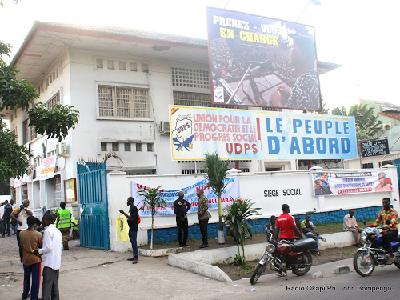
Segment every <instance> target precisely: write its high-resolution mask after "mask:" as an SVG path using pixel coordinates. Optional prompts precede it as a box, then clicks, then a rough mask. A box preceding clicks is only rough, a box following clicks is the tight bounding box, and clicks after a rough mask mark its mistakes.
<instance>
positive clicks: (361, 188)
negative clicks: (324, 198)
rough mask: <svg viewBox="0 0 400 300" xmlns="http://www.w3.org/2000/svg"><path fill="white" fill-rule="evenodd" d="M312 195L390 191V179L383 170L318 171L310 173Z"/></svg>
mask: <svg viewBox="0 0 400 300" xmlns="http://www.w3.org/2000/svg"><path fill="white" fill-rule="evenodd" d="M312 181H313V185H314V195H315V196H320V195H346V194H360V193H379V192H391V191H392V189H393V187H392V184H393V183H392V179H391V178H390V176H389V175H388V173H386V172H385V171H380V172H377V171H365V172H360V173H356V172H352V173H338V172H319V173H315V174H312Z"/></svg>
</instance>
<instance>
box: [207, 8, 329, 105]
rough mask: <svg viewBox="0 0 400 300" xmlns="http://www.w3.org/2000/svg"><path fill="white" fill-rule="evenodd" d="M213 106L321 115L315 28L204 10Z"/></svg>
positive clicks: (220, 10)
mask: <svg viewBox="0 0 400 300" xmlns="http://www.w3.org/2000/svg"><path fill="white" fill-rule="evenodd" d="M207 24H208V41H209V47H208V49H209V50H208V51H209V64H210V74H211V79H210V80H211V86H212V92H213V97H212V99H213V102H214V103H218V104H219V103H223V104H225V105H235V106H240V105H243V106H263V107H275V108H287V109H300V110H320V109H321V96H320V87H319V78H318V70H317V55H316V47H315V37H314V28H313V27H311V26H307V25H303V24H298V23H293V22H287V21H283V20H278V19H271V18H266V17H261V16H255V15H249V14H245V13H240V12H235V11H228V10H222V9H217V8H208V10H207Z"/></svg>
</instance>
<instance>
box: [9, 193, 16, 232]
mask: <svg viewBox="0 0 400 300" xmlns="http://www.w3.org/2000/svg"><path fill="white" fill-rule="evenodd" d="M10 205H11V207H12V211H14V209H16V208H17V205H16V204H15V200H14V199H12V198H11V200H10ZM10 217H11V216H10ZM11 228H12V230H13V233H14V235H16V234H17V228H18V224H17V221H16V220H15V219H13V218H11Z"/></svg>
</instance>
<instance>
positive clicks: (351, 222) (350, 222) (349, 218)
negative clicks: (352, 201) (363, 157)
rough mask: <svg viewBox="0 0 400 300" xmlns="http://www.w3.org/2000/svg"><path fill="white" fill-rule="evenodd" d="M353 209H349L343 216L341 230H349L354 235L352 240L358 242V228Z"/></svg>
mask: <svg viewBox="0 0 400 300" xmlns="http://www.w3.org/2000/svg"><path fill="white" fill-rule="evenodd" d="M354 213H355V211H354V209H350V210H349V213H348V214H347V215H345V216H344V218H343V230H344V231H351V233H353V236H354V242H355V243H356V245H357V244H359V243H360V237H361V235H360V229H359V228H358V224H357V220H356V217H355V216H354Z"/></svg>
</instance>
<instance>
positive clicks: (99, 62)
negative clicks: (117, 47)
mask: <svg viewBox="0 0 400 300" xmlns="http://www.w3.org/2000/svg"><path fill="white" fill-rule="evenodd" d="M96 67H97V69H103V60H102V59H101V58H96Z"/></svg>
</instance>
